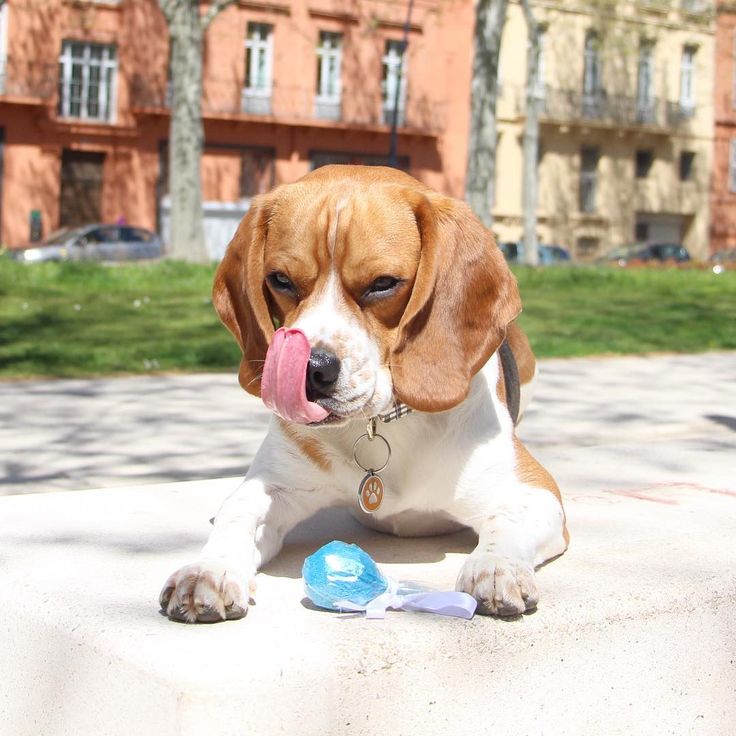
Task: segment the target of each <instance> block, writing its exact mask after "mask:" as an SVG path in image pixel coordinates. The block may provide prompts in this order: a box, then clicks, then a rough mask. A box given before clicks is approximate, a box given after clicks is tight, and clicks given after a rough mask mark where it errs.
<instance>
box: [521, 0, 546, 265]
mask: <svg viewBox="0 0 736 736" xmlns="http://www.w3.org/2000/svg"><path fill="white" fill-rule="evenodd" d="M521 7H522V9H523V11H524V18H525V19H526V27H527V32H528V37H529V41H528V46H527V55H526V70H527V71H526V121H525V123H524V138H523V144H522V150H523V163H522V166H523V173H522V185H521V199H522V202H521V208H522V214H523V218H524V234H523V236H522V240H523V243H524V263H527V264H528V265H530V266H536V265H538V264H539V243H538V242H537V199H538V188H539V171H538V163H539V102H540V98H539V95H540V88H541V83H542V80H541V79H540V78H539V73H540V71H541V70H540V66H539V54H540V41H539V36H540V29H539V24H538V23H537V21H536V19H535V17H534V12H533V11H532V7H531V3H530V0H521Z"/></svg>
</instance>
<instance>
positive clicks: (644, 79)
mask: <svg viewBox="0 0 736 736" xmlns="http://www.w3.org/2000/svg"><path fill="white" fill-rule="evenodd" d="M636 119H637V121H638V122H640V123H653V122H654V119H655V103H654V43H653V42H652V41H647V40H642V41H641V43H640V45H639V63H638V66H637V86H636Z"/></svg>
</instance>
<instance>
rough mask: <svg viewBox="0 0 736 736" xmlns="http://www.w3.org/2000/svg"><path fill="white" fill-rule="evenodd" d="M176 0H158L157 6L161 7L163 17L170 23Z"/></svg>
mask: <svg viewBox="0 0 736 736" xmlns="http://www.w3.org/2000/svg"><path fill="white" fill-rule="evenodd" d="M175 2H176V0H158V6H159V7H160V8H161V12H162V13H163V14H164V18H166V21H167V22H168V23H171V20H172V18H173V17H174V3H175Z"/></svg>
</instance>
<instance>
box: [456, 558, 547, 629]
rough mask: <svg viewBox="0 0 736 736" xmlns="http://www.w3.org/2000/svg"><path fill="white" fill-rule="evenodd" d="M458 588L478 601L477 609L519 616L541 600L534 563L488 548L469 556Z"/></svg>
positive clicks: (457, 585) (500, 614)
mask: <svg viewBox="0 0 736 736" xmlns="http://www.w3.org/2000/svg"><path fill="white" fill-rule="evenodd" d="M455 589H456V590H460V591H463V592H465V593H470V595H472V596H473V597H474V598H475V599H476V600H477V601H478V609H477V612H478V613H484V614H491V615H493V616H518V615H519V614H521V613H524V612H525V611H529V610H531V609H533V608H535V607H536V605H537V601H538V600H539V593H538V592H537V584H536V582H535V580H534V570H533V569H532V568H531V567H529V566H528V565H526V564H524V563H523V562H520V561H518V560H513V559H509V558H507V557H501V556H499V555H494V554H490V553H487V552H483V553H473V554H471V555H470V556H469V557H468V559H467V560H466V561H465V564H464V565H463V567H462V569H461V570H460V575H458V578H457V583H456V585H455Z"/></svg>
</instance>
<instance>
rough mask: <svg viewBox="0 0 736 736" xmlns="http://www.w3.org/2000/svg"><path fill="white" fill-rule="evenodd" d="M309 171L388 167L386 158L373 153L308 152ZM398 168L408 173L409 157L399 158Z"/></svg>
mask: <svg viewBox="0 0 736 736" xmlns="http://www.w3.org/2000/svg"><path fill="white" fill-rule="evenodd" d="M309 160H310V164H311V165H310V169H311V170H312V171H313V170H314V169H318V168H319V167H320V166H329V165H330V164H352V165H358V166H388V165H389V161H388V156H382V155H376V154H374V153H359V152H352V153H344V152H340V151H310V153H309ZM398 168H399V169H401V170H402V171H409V157H408V156H399V160H398Z"/></svg>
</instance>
